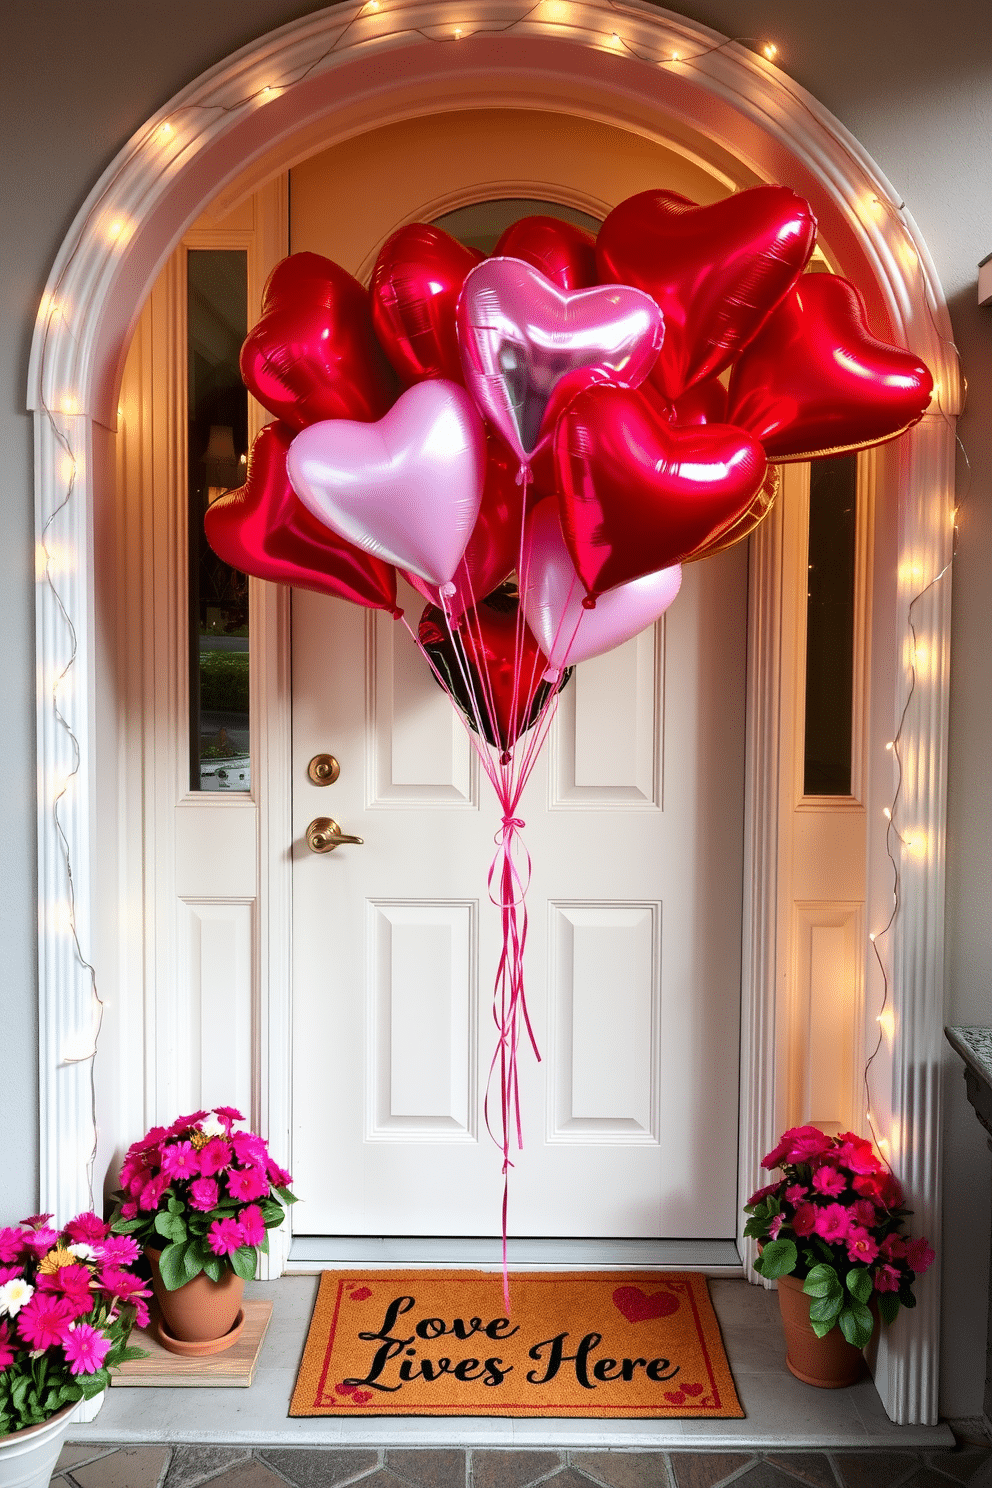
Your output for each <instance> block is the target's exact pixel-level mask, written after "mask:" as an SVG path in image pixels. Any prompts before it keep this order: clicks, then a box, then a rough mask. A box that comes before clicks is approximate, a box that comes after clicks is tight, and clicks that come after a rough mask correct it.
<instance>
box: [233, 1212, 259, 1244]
mask: <svg viewBox="0 0 992 1488" xmlns="http://www.w3.org/2000/svg"><path fill="white" fill-rule="evenodd" d="M238 1224H239V1225H240V1226H241V1233H242V1235H243V1237H244V1239H243V1244H245V1245H261V1243H262V1241H263V1240H264V1239H265V1220H264V1219H263V1218H262V1211H261V1209H260V1208H259V1207H258V1205H257V1204H248V1205H247V1207H246V1208H244V1209H239V1210H238Z"/></svg>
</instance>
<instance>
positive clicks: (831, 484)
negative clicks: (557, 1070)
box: [803, 454, 858, 796]
mask: <svg viewBox="0 0 992 1488" xmlns="http://www.w3.org/2000/svg"><path fill="white" fill-rule="evenodd" d="M857 493H858V457H857V455H853V454H852V455H838V456H836V457H834V458H833V459H829V460H814V461H813V463H812V464H811V466H810V482H809V560H808V561H809V569H808V573H809V584H808V597H807V601H806V720H805V725H806V726H805V741H804V760H803V794H804V795H807V796H849V795H850V794H851V734H852V719H853V708H854V702H853V694H854V597H855V596H854V583H855V556H856V544H857Z"/></svg>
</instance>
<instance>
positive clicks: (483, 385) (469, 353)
mask: <svg viewBox="0 0 992 1488" xmlns="http://www.w3.org/2000/svg"><path fill="white" fill-rule="evenodd" d="M457 321H458V340H459V343H460V345H461V351H462V367H463V370H464V373H465V386H466V387H467V388H468V389H469V391H470V392H471V394H472V396H473V398H474V399H475V401H476V403H477V404H478V406H479V408H480V409H481V410H482V412H483V414H484V415H485V416H486V418H488V419H489V420H490V421H491V422H492V423H493V424H494V425H495V427H496V428H497V429H498V430H499V432H500V433H501V434H502V436H503V438H504V439H505V440H506V442H507V444H508V445H509V446H510V448H511V449H512V450H513V452H514V454H515V455H516V456H517V458H518V459H519V460H522V461H529V460H530V458H531V456H532V455H533V454H534V452H535V450H536V449H537V447H538V444H539V442H540V440H541V437H542V428H541V425H542V423H543V420H544V414H545V410H546V408H547V405H548V400H549V399H550V397H551V395H552V393H553V392H554V390H555V388H556V386H557V385H558V383H559V382H560V381H561V380H562V378H564V377H568V376H569V375H570V374H574V373H575V372H578V371H581V370H582V369H584V368H599V369H602V370H603V371H604V372H605V373H606V374H607V375H608V376H609V377H610V379H611V381H613V382H617V383H621V384H622V385H623V386H624V387H637V386H638V384H639V383H641V382H643V381H644V378H645V377H646V376H647V375H648V373H649V372H650V370H651V368H652V366H653V365H654V362H655V359H656V358H657V355H658V350H659V348H660V346H661V343H662V338H663V335H664V325H663V322H662V318H661V313H660V311H659V309H658V307H657V305H656V304H655V303H654V301H653V300H652V299H651V296H650V295H647V294H644V293H643V292H642V291H641V290H639V289H631V288H630V286H629V285H626V284H601V285H598V286H597V287H596V288H595V289H582V290H576V291H575V292H574V293H564V292H562V291H561V290H558V289H556V288H555V286H554V285H553V284H552V283H551V281H550V280H549V279H546V278H545V276H544V275H543V274H542V273H540V271H539V270H537V269H535V268H532V267H531V266H530V264H526V263H522V262H521V261H520V260H519V259H516V258H489V259H486V261H485V262H484V263H481V264H479V266H478V268H475V269H473V270H472V272H471V273H470V274H469V275H468V277H467V279H466V280H465V283H464V285H463V286H462V292H461V295H460V296H459V299H458V310H457Z"/></svg>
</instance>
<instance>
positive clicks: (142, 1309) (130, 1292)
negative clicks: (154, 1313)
mask: <svg viewBox="0 0 992 1488" xmlns="http://www.w3.org/2000/svg"><path fill="white" fill-rule="evenodd" d="M100 1285H101V1286H102V1287H103V1289H104V1291H105V1292H109V1293H110V1295H111V1296H112V1297H116V1298H117V1299H118V1301H119V1302H130V1303H132V1304H133V1305H134V1307H135V1309H136V1313H137V1316H136V1317H135V1322H136V1323H137V1325H138V1327H139V1328H143V1327H144V1326H145V1324H146V1323H147V1321H148V1308H147V1307H146V1306H145V1302H144V1300H143V1299H144V1298H145V1297H150V1296H151V1292H150V1291H147V1290H146V1289H144V1288H143V1287H142V1285H141V1277H140V1276H133V1275H132V1274H131V1272H130V1271H121V1270H118V1268H117V1267H116V1266H108V1267H107V1268H106V1270H104V1271H103V1272H101V1274H100Z"/></svg>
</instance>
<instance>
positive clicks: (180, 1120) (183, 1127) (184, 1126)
mask: <svg viewBox="0 0 992 1488" xmlns="http://www.w3.org/2000/svg"><path fill="white" fill-rule="evenodd" d="M206 1114H207V1113H206V1111H191V1112H190V1114H189V1115H188V1116H177V1117H176V1119H175V1121H174V1122H173V1123H172V1125H171V1126H170V1127H169V1136H170V1137H178V1136H180V1135H181V1134H182V1133H183V1132H188V1131H193V1130H194V1128H195V1127H197V1126H199V1124H200V1122H201V1121H202V1120H203V1118H204V1116H206Z"/></svg>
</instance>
